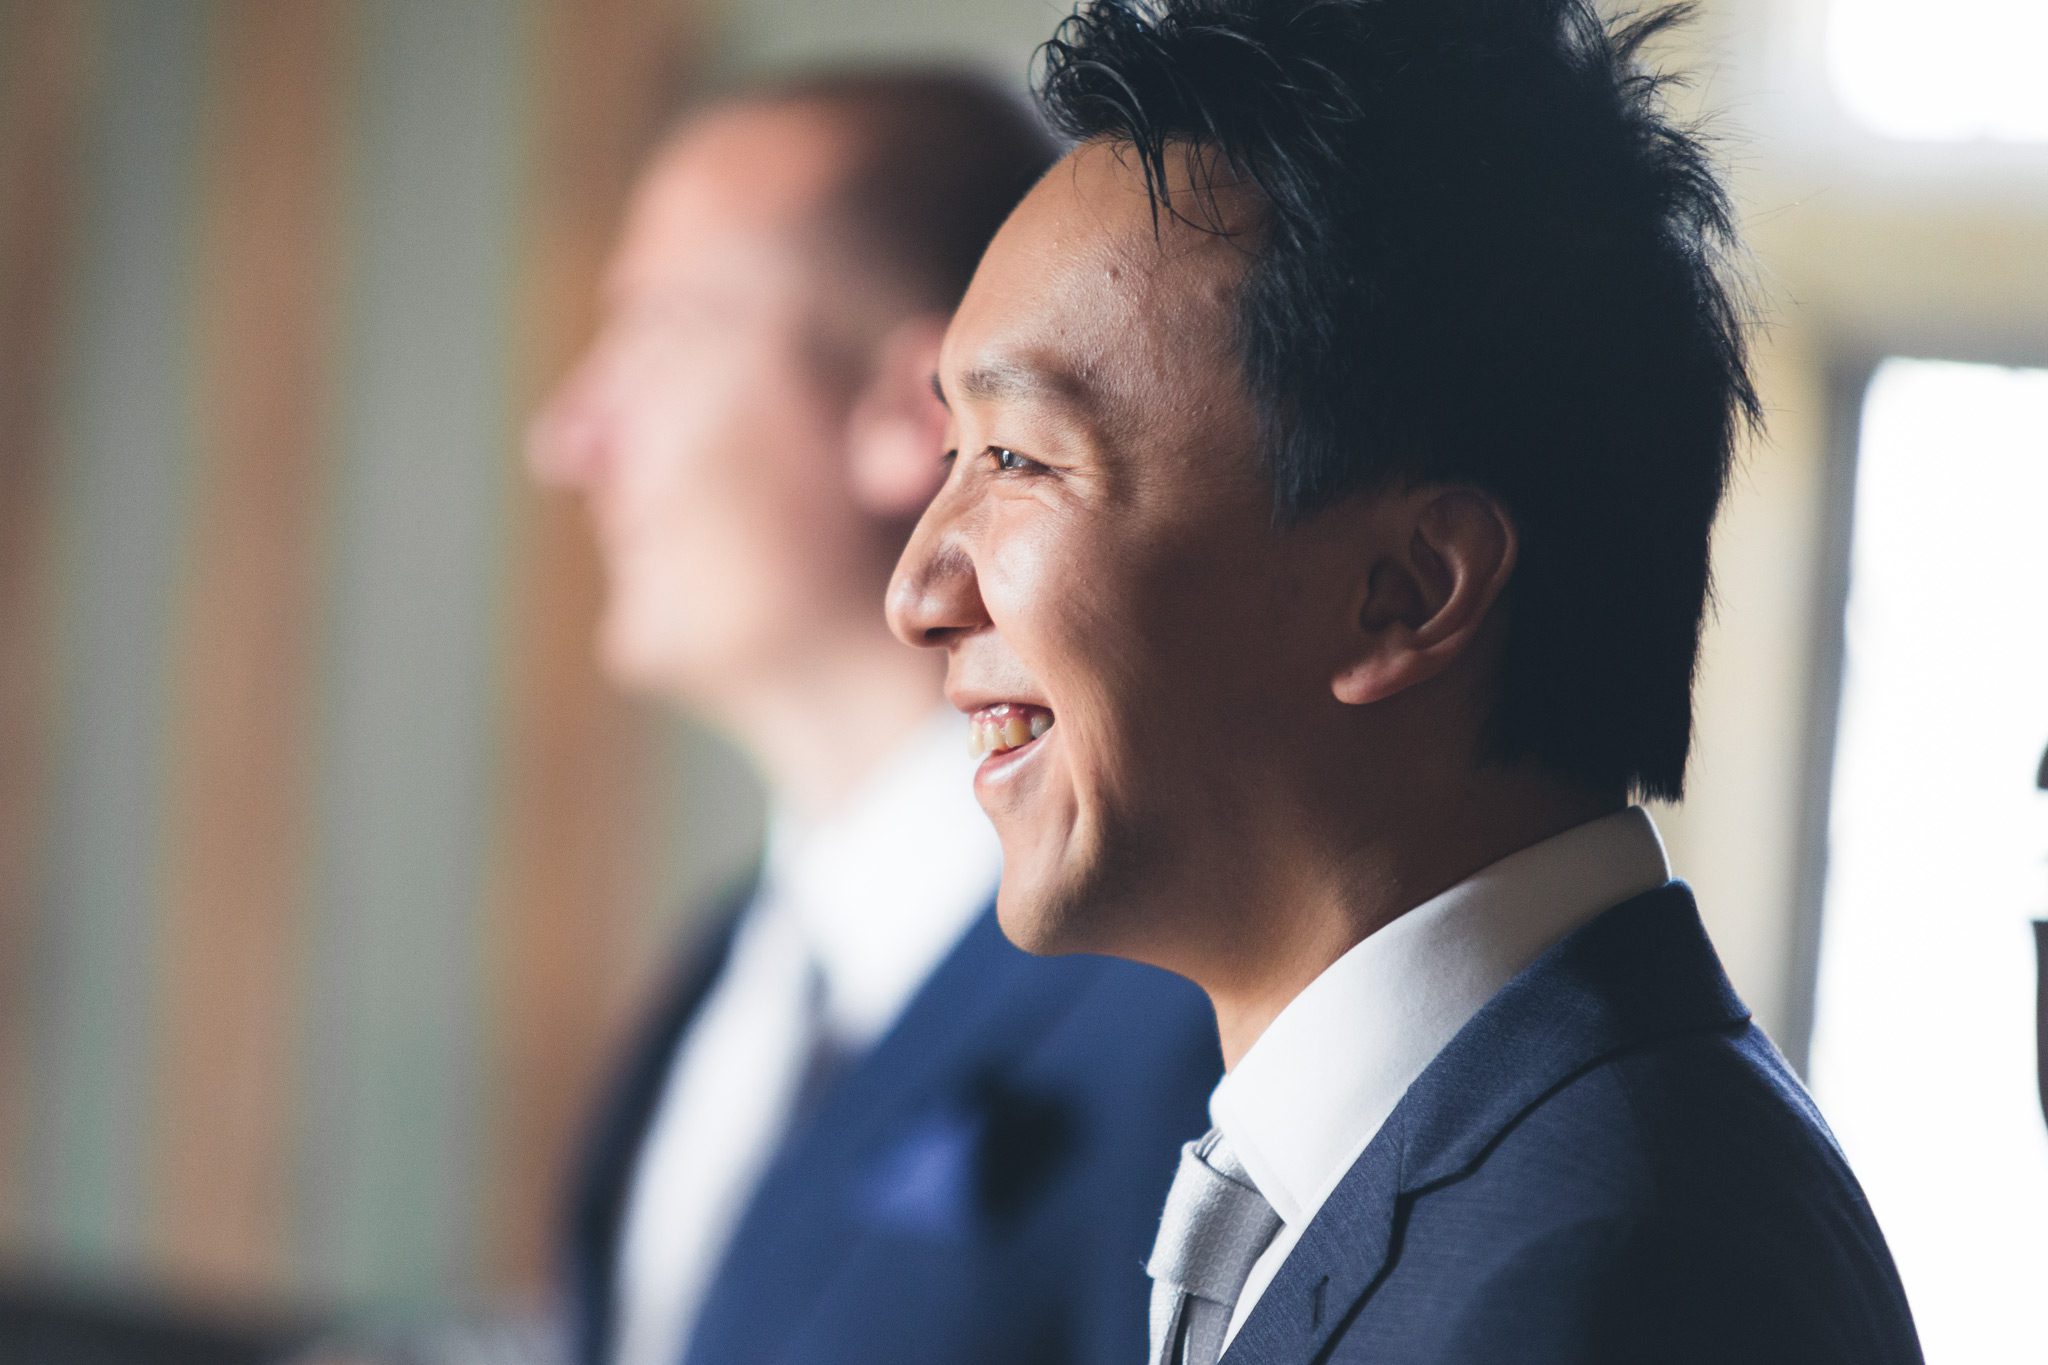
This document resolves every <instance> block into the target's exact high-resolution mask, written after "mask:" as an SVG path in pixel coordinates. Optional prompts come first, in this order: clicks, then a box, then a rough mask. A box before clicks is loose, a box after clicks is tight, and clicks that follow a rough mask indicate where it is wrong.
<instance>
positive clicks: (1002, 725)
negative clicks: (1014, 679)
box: [967, 702, 1052, 758]
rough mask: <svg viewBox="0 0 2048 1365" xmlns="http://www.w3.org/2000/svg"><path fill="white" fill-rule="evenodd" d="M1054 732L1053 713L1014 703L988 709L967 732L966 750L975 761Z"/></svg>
mask: <svg viewBox="0 0 2048 1365" xmlns="http://www.w3.org/2000/svg"><path fill="white" fill-rule="evenodd" d="M1050 729H1052V713H1051V712H1049V711H1046V710H1043V709H1041V708H1039V707H1036V706H1031V707H1026V706H1019V705H1015V704H1013V703H1011V702H1002V703H1000V704H998V705H995V706H985V707H983V708H982V709H981V710H979V711H976V712H975V713H974V719H973V721H972V723H971V724H970V725H969V726H968V729H967V751H968V753H970V754H972V755H973V756H974V757H976V758H981V757H983V756H985V755H987V754H998V753H1002V752H1003V751H1004V750H1006V749H1016V748H1020V747H1022V746H1023V745H1026V744H1029V743H1030V742H1031V741H1032V740H1034V739H1037V738H1038V737H1039V736H1040V735H1043V734H1044V733H1045V732H1046V731H1047V730H1050Z"/></svg>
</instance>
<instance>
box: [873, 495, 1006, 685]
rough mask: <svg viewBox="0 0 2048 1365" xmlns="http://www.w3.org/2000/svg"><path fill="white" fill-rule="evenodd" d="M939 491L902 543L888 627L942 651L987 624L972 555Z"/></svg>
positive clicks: (909, 640) (908, 642)
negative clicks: (948, 513)
mask: <svg viewBox="0 0 2048 1365" xmlns="http://www.w3.org/2000/svg"><path fill="white" fill-rule="evenodd" d="M946 504H947V495H946V493H945V492H944V491H943V490H942V491H941V492H940V494H939V497H938V499H937V500H936V501H934V502H933V503H932V504H931V505H930V506H929V507H928V508H926V509H925V514H924V516H923V518H922V519H921V520H919V522H918V523H917V530H916V531H915V532H913V533H912V534H911V537H910V543H909V544H908V545H906V546H904V547H903V557H902V558H901V559H899V560H897V561H896V573H895V576H894V577H893V578H891V579H890V580H889V600H888V604H887V611H888V616H889V629H890V630H892V631H894V632H896V638H897V639H899V640H901V641H903V643H904V644H906V645H915V646H918V647H920V648H924V649H943V648H945V647H946V646H948V645H950V644H952V643H953V641H954V640H956V639H958V638H960V637H961V636H963V635H968V634H971V633H972V632H974V631H975V630H977V629H978V628H980V627H982V626H985V625H987V624H988V612H987V609H986V608H985V607H984V606H983V605H982V601H981V586H980V583H979V581H978V580H977V578H976V576H975V571H974V557H973V555H972V554H971V553H970V552H969V551H968V548H967V547H966V546H965V545H963V544H962V543H961V541H960V539H959V537H958V535H957V534H956V533H955V530H954V528H953V527H952V525H951V524H950V520H949V518H948V516H947V506H946Z"/></svg>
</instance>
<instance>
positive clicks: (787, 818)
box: [758, 709, 1002, 1047]
mask: <svg viewBox="0 0 2048 1365" xmlns="http://www.w3.org/2000/svg"><path fill="white" fill-rule="evenodd" d="M971 766H972V760H971V759H970V758H969V757H968V753H967V722H966V718H965V717H963V716H961V715H959V714H957V713H955V712H954V711H952V710H950V709H949V710H945V711H942V712H940V713H938V714H935V715H934V716H933V717H932V718H931V720H929V721H928V722H926V723H925V724H924V725H921V726H919V727H918V729H917V731H916V732H915V733H914V734H912V735H911V737H910V738H909V739H908V740H906V741H905V742H904V743H903V745H902V746H901V747H900V748H899V749H898V750H897V751H896V752H895V754H894V755H892V756H891V757H890V758H889V759H888V760H887V761H886V762H884V763H883V764H882V766H881V767H880V768H879V769H877V770H876V772H875V773H874V774H873V775H872V776H871V777H870V778H869V779H868V780H867V781H866V782H865V783H863V784H862V786H861V787H860V789H859V790H858V791H856V792H855V793H854V794H853V796H852V797H851V798H850V799H849V800H847V801H845V802H843V803H842V804H841V805H840V806H838V807H837V808H836V809H834V810H833V811H832V812H831V813H830V814H828V815H827V816H825V817H824V818H822V819H816V820H804V819H802V818H800V817H798V816H797V815H796V814H795V813H794V812H793V811H791V810H790V809H789V808H788V807H787V806H783V805H780V804H774V805H771V807H770V810H769V819H768V839H767V848H766V850H765V852H764V855H763V862H762V876H761V897H760V901H759V903H758V905H759V908H760V909H762V910H769V911H773V912H776V913H787V914H788V915H789V916H790V917H791V918H792V919H793V920H794V921H795V923H796V925H797V927H798V930H799V932H800V934H801V936H802V938H803V940H804V942H805V943H806V944H807V946H808V947H809V949H810V951H811V952H812V954H813V955H814V957H815V960H816V962H817V964H818V967H819V970H820V972H821V973H822V975H823V977H824V988H825V1001H824V1008H825V1016H826V1020H827V1022H828V1025H829V1027H831V1029H832V1031H833V1032H834V1034H835V1035H836V1036H837V1037H838V1038H839V1040H840V1041H841V1042H842V1043H844V1044H846V1045H848V1046H854V1047H859V1046H864V1045H866V1044H868V1043H872V1042H874V1041H875V1040H876V1039H877V1038H879V1037H880V1036H881V1035H882V1034H883V1033H884V1032H886V1031H887V1030H888V1028H889V1025H890V1024H891V1023H893V1022H894V1021H895V1018H896V1016H897V1014H899V1013H900V1012H901V1011H902V1009H903V1007H904V1006H905V1005H906V1004H908V1003H909V1000H910V997H911V996H912V995H913V994H914V993H915V992H916V990H917V988H918V986H919V985H921V984H922V983H923V981H924V979H925V977H926V976H928V975H930V973H931V971H932V969H933V968H935V967H936V966H938V964H939V960H940V959H941V958H943V957H944V956H945V955H946V953H947V952H948V951H949V950H950V949H951V948H952V946H953V944H954V943H955V942H956V941H957V940H958V939H959V937H960V935H961V934H963V933H964V932H966V929H967V926H968V925H969V924H970V923H971V922H972V921H973V920H974V917H975V915H976V914H977V913H978V912H979V911H980V910H981V909H982V908H983V907H984V906H985V905H987V903H988V900H989V897H990V896H991V895H992V894H994V891H995V885H996V879H997V877H998V875H999V873H1000V871H1001V864H1002V851H1001V848H1000V846H999V845H998V844H997V843H996V838H995V833H994V831H993V830H992V829H991V827H990V826H989V823H988V819H987V817H986V816H984V815H983V814H982V812H981V808H980V806H979V805H978V804H977V803H976V802H975V799H974V791H973V784H972V782H970V781H969V775H970V773H969V770H970V768H971Z"/></svg>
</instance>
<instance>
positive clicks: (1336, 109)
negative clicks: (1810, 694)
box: [1039, 0, 1758, 798]
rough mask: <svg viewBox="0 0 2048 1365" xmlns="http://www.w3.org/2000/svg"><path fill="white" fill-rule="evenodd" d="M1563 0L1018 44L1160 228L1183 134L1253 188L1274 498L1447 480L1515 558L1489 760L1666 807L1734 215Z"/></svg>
mask: <svg viewBox="0 0 2048 1365" xmlns="http://www.w3.org/2000/svg"><path fill="white" fill-rule="evenodd" d="M1690 12H1691V7H1690V6H1688V5H1676V6H1672V7H1670V8H1664V9H1659V10H1655V11H1652V12H1648V13H1643V14H1639V15H1634V16H1630V17H1626V18H1624V19H1621V20H1618V21H1616V22H1615V23H1612V24H1609V23H1607V22H1605V21H1603V20H1602V18H1601V17H1600V15H1599V14H1598V13H1597V12H1596V11H1595V10H1594V9H1593V8H1592V6H1591V5H1590V4H1589V3H1587V0H1087V3H1084V4H1083V5H1082V6H1081V7H1080V8H1079V9H1078V10H1077V11H1076V12H1075V13H1074V14H1073V15H1072V16H1071V17H1069V18H1068V19H1067V20H1066V21H1065V22H1064V23H1063V24H1062V25H1061V26H1060V28H1059V30H1058V32H1057V33H1056V34H1055V35H1054V37H1053V38H1052V40H1051V41H1050V42H1048V43H1047V44H1046V45H1045V46H1044V48H1043V49H1042V50H1041V56H1040V60H1041V76H1040V81H1039V92H1040V98H1041V101H1042V103H1043V105H1044V107H1045V109H1046V112H1047V115H1048V117H1049V118H1050V120H1051V121H1052V123H1053V124H1054V126H1055V127H1057V128H1059V129H1060V130H1061V131H1063V132H1064V133H1066V134H1067V135H1068V136H1070V137H1072V138H1074V139H1075V140H1077V141H1083V142H1086V141H1098V140H1106V141H1110V142H1114V143H1119V144H1124V145H1126V146H1127V147H1128V148H1130V149H1132V150H1134V152H1135V154H1136V157H1137V159H1138V161H1139V162H1140V163H1141V164H1142V166H1143V169H1144V174H1145V180H1146V184H1147V187H1148V189H1149V191H1150V192H1151V195H1152V198H1153V205H1154V211H1155V216H1156V215H1157V214H1158V213H1160V212H1166V213H1171V214H1174V215H1175V216H1177V217H1180V218H1182V219H1183V220H1185V221H1189V222H1192V223H1195V224H1196V225H1197V226H1201V227H1203V228H1204V229H1205V230H1212V231H1220V230H1222V229H1221V227H1220V224H1221V223H1222V222H1223V221H1224V219H1223V215H1222V214H1221V213H1220V212H1218V211H1217V210H1216V205H1215V203H1214V201H1213V200H1211V201H1209V202H1208V204H1207V207H1206V208H1204V207H1203V203H1202V198H1201V192H1200V190H1199V188H1198V190H1197V195H1196V199H1195V202H1194V205H1193V206H1192V208H1191V206H1190V204H1189V201H1188V200H1187V199H1186V198H1185V197H1183V196H1181V195H1179V194H1176V195H1174V196H1173V197H1172V198H1171V199H1169V198H1168V196H1167V192H1166V186H1167V184H1168V183H1169V182H1168V175H1167V158H1168V157H1169V155H1172V154H1174V149H1176V148H1180V147H1189V148H1194V149H1199V150H1201V151H1202V152H1204V153H1206V154H1208V155H1210V156H1211V157H1213V158H1215V159H1218V160H1220V161H1221V162H1223V163H1226V164H1227V166H1228V167H1229V169H1230V170H1231V172H1232V173H1233V176H1234V178H1237V179H1240V180H1244V181H1249V182H1250V183H1251V184H1253V185H1255V186H1256V187H1257V190H1258V194H1259V197H1260V199H1261V200H1262V201H1263V202H1262V205H1261V214H1260V221H1259V224H1258V228H1257V231H1256V233H1254V234H1249V235H1248V236H1247V240H1246V241H1245V244H1244V245H1245V249H1246V251H1247V252H1248V253H1249V256H1250V260H1249V263H1248V266H1247V271H1246V275H1245V279H1244V283H1243V285H1242V292H1241V298H1240V303H1239V315H1238V335H1237V339H1236V340H1237V345H1238V348H1239V354H1240V357H1241V359H1242V362H1243V366H1244V372H1245V376H1246V380H1247V384H1248V388H1249V390H1250V393H1251V395H1252V398H1253V401H1254V403H1255V404H1256V406H1257V409H1258V416H1259V419H1260V429H1261V433H1262V438H1263V447H1264V448H1263V450H1262V452H1261V453H1262V456H1263V458H1264V459H1265V461H1266V463H1267V467H1268V469H1269V471H1270V474H1271V478H1272V484H1273V491H1274V498H1275V504H1276V510H1277V512H1278V514H1279V515H1281V516H1282V517H1304V516H1309V515H1312V514H1313V513H1314V512H1315V511H1316V510H1318V509H1319V508H1321V507H1324V506H1326V505H1327V504H1329V503H1330V502H1331V501H1333V500H1334V499H1337V498H1340V497H1343V496H1346V495H1348V494H1352V493H1357V492H1367V491H1371V490H1373V489H1375V488H1384V487H1390V486H1396V485H1401V484H1414V483H1426V482H1447V483H1458V484H1465V485H1470V486H1474V487H1477V488H1480V489H1483V490H1484V491H1486V492H1488V493H1489V494H1491V495H1493V496H1494V497H1496V498H1497V499H1499V500H1500V502H1501V503H1502V504H1503V506H1505V507H1506V508H1507V510H1508V512H1509V514H1510V515H1511V516H1512V517H1513V518H1514V520H1515V523H1516V528H1517V531H1518V535H1519V538H1520V558H1519V562H1518V564H1517V568H1516V572H1515V575H1514V580H1513V582H1512V583H1511V585H1510V588H1509V593H1508V597H1507V601H1506V609H1507V643H1506V647H1505V657H1504V660H1503V664H1502V670H1501V675H1500V677H1499V679H1498V689H1497V698H1496V702H1495V707H1494V713H1493V716H1492V720H1491V725H1490V743H1489V751H1490V753H1491V755H1492V757H1494V758H1496V759H1498V760H1500V761H1505V762H1517V761H1528V762H1533V763H1536V764H1538V765H1540V766H1542V767H1544V768H1546V769H1548V770H1550V771H1552V772H1555V773H1558V774H1561V775H1563V776H1565V777H1567V778H1569V779H1571V780H1573V781H1574V782H1576V783H1578V784H1579V785H1582V786H1583V787H1585V788H1586V789H1587V790H1589V791H1592V792H1596V793H1599V794H1603V795H1612V796H1615V797H1619V796H1622V795H1624V794H1640V795H1646V796H1653V797H1665V798H1676V797H1677V796H1678V795H1679V794H1680V792H1681V790H1682V788H1683V785H1684V774H1685V766H1686V759H1687V754H1688V751H1689V749H1690V746H1691V732H1692V683H1693V676H1694V673H1695V670H1696V666H1697V657H1698V652H1699V636H1700V629H1701V623H1702V620H1703V618H1704V615H1705V611H1706V606H1707V602H1708V597H1709V586H1710V583H1709V573H1708V537H1709V532H1710V530H1711V528H1712V524H1713V521H1714V517H1715V513H1716V510H1717V508H1718V507H1719V505H1720V501H1721V498H1722V495H1723V493H1724V491H1725V489H1726V487H1727V483H1728V479H1729V472H1730V468H1731V465H1732V460H1733V450H1734V447H1735V443H1736V441H1737V439H1738V436H1739V433H1740V431H1741V429H1742V428H1743V427H1744V426H1745V425H1748V424H1753V423H1754V422H1755V421H1756V420H1757V413H1758V406H1757V399H1756V394H1755V391H1754V389H1753V387H1752V384H1751V381H1750V378H1749V372H1748V362H1747V358H1746V347H1745V316H1746V315H1745V310H1744V309H1743V307H1742V306H1741V303H1740V294H1739V292H1738V290H1737V289H1736V288H1735V286H1734V284H1733V283H1732V272H1731V271H1730V269H1729V265H1728V263H1729V262H1730V261H1731V260H1733V259H1734V258H1735V250H1736V248H1735V232H1734V227H1733V214H1732V212H1731V210H1730V207H1729V201H1728V198H1727V195H1726V193H1725V192H1724V190H1723V188H1722V186H1721V183H1720V179H1719V177H1718V174H1717V172H1716V169H1715V167H1714V164H1713V162H1712V160H1711V158H1710V157H1709V155H1708V153H1707V150H1706V148H1705V145H1704V143H1703V141H1702V139H1701V138H1700V137H1699V136H1698V135H1697V134H1696V133H1695V132H1694V131H1693V130H1690V129H1687V128H1684V127H1681V126H1680V125H1679V124H1677V123H1676V122H1675V121H1674V120H1673V119H1672V117H1671V116H1670V114H1669V112H1668V110H1667V107H1666V100H1665V87H1666V84H1667V83H1668V80H1669V78H1668V77H1666V76H1663V75H1660V74H1658V73H1655V72H1653V71H1651V70H1649V69H1647V67H1646V66H1645V65H1644V63H1643V49H1644V46H1645V44H1646V43H1647V42H1648V41H1649V40H1650V39H1652V38H1654V37H1656V36H1657V35H1659V34H1662V33H1664V32H1666V31H1667V30H1669V29H1671V28H1672V27H1673V26H1675V25H1677V24H1679V23H1681V22H1683V21H1684V20H1685V19H1686V18H1687V17H1688V16H1689V14H1690Z"/></svg>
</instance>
